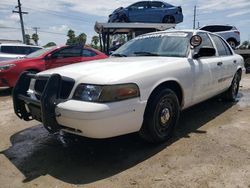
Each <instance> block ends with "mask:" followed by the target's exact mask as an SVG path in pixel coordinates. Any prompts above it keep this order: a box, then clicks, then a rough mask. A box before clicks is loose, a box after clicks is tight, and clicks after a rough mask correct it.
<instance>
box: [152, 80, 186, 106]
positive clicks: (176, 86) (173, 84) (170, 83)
mask: <svg viewBox="0 0 250 188" xmlns="http://www.w3.org/2000/svg"><path fill="white" fill-rule="evenodd" d="M166 88H168V89H171V90H173V91H174V92H175V94H176V96H177V98H178V100H179V104H180V106H181V107H182V106H183V105H184V91H183V88H182V86H181V84H180V83H179V82H178V81H177V80H174V79H172V80H166V81H163V82H161V83H158V84H156V86H155V87H153V89H152V90H151V92H150V95H149V97H148V101H150V100H152V98H153V97H154V96H155V94H156V93H157V92H158V91H160V90H162V89H166Z"/></svg>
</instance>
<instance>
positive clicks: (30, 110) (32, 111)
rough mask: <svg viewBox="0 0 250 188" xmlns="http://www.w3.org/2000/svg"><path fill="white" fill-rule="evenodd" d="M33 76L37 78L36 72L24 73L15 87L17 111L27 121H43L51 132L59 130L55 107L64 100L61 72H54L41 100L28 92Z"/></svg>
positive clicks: (15, 108)
mask: <svg viewBox="0 0 250 188" xmlns="http://www.w3.org/2000/svg"><path fill="white" fill-rule="evenodd" d="M32 78H35V74H31V73H29V72H24V73H22V74H21V76H20V77H19V80H18V81H17V83H16V86H15V87H14V89H13V105H14V110H15V113H16V115H17V116H18V117H19V118H21V119H24V120H25V121H30V120H33V119H36V120H38V121H40V122H42V123H43V125H44V127H45V128H46V129H47V130H48V131H49V132H50V133H55V132H58V131H59V130H60V129H61V126H60V125H59V124H58V123H57V121H56V114H55V107H56V105H57V104H58V103H60V102H62V101H63V100H61V99H60V91H61V86H62V78H61V76H60V75H59V74H52V75H51V76H50V77H49V79H48V81H47V83H46V85H45V88H44V90H43V92H42V94H41V97H40V100H37V99H32V98H31V97H30V96H29V95H28V94H27V91H28V89H29V86H30V82H31V79H32Z"/></svg>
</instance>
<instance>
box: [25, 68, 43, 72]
mask: <svg viewBox="0 0 250 188" xmlns="http://www.w3.org/2000/svg"><path fill="white" fill-rule="evenodd" d="M25 71H30V72H32V71H34V72H40V70H39V69H37V68H27V69H26V70H25Z"/></svg>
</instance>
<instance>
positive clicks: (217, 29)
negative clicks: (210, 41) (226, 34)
mask: <svg viewBox="0 0 250 188" xmlns="http://www.w3.org/2000/svg"><path fill="white" fill-rule="evenodd" d="M232 28H233V27H232V26H223V25H210V26H205V27H203V28H200V30H204V31H209V32H221V31H229V30H231V29H232Z"/></svg>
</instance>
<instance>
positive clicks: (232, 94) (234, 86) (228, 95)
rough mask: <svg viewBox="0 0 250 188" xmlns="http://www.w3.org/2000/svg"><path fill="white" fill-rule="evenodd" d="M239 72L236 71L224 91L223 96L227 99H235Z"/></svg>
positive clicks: (237, 90) (238, 84)
mask: <svg viewBox="0 0 250 188" xmlns="http://www.w3.org/2000/svg"><path fill="white" fill-rule="evenodd" d="M240 80H241V73H240V72H237V73H236V74H235V76H234V78H233V81H232V83H231V86H230V88H229V89H228V90H227V91H226V92H225V93H224V96H223V98H224V99H226V100H228V101H235V100H236V98H237V95H238V92H239V87H240Z"/></svg>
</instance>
